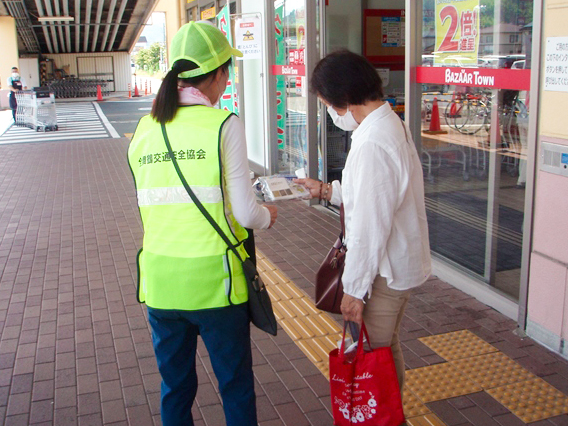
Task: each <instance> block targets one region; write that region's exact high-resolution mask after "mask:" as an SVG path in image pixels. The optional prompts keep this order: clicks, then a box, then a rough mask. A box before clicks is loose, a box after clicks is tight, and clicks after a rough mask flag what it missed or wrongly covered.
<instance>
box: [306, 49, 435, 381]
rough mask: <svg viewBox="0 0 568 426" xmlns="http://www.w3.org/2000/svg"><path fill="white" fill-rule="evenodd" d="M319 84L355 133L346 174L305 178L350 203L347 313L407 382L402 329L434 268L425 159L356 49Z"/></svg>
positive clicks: (338, 119) (333, 111)
mask: <svg viewBox="0 0 568 426" xmlns="http://www.w3.org/2000/svg"><path fill="white" fill-rule="evenodd" d="M312 90H313V91H314V92H315V93H316V94H317V95H318V97H319V98H320V100H321V101H322V102H323V103H324V104H325V105H327V107H328V112H329V115H330V116H331V118H332V119H333V122H334V123H335V125H336V126H338V127H340V128H342V129H344V130H349V131H353V134H352V144H351V150H350V152H349V155H348V156H347V161H346V163H345V169H344V170H343V179H342V182H341V183H340V182H339V181H333V182H332V183H331V184H327V183H322V182H320V181H317V180H314V179H299V180H298V182H299V183H303V184H304V185H305V186H306V187H307V188H308V189H309V190H310V193H311V194H312V196H313V197H318V198H320V199H326V200H328V201H330V202H331V203H332V204H335V205H340V204H342V203H343V206H344V209H345V238H346V239H345V241H346V246H347V255H346V258H345V270H344V273H343V278H342V281H343V290H344V293H345V295H344V297H343V300H342V302H341V312H342V314H343V318H344V319H345V320H346V321H355V322H357V323H359V324H360V323H361V322H362V320H364V321H365V325H366V327H367V330H368V331H369V337H370V339H371V345H372V346H373V347H382V346H391V348H392V352H393V356H394V360H395V365H396V369H397V374H398V379H399V385H400V388H401V390H402V387H403V385H404V359H403V356H402V350H401V348H400V342H399V338H398V331H399V327H400V323H401V320H402V317H403V314H404V309H405V307H406V304H407V302H408V298H409V296H410V291H411V289H413V288H415V287H417V286H419V285H421V284H422V283H424V282H425V281H426V280H427V279H428V276H429V275H430V272H431V259H430V245H429V242H428V226H427V222H426V210H425V206H424V183H423V178H422V166H421V161H420V158H419V156H418V153H417V151H416V148H415V146H414V143H413V141H412V137H411V135H410V131H409V130H408V129H407V128H406V126H405V124H404V122H403V121H402V120H401V119H400V118H399V117H398V116H397V115H396V114H395V113H394V112H393V111H392V109H391V107H390V105H389V104H388V103H387V102H384V101H383V100H382V98H383V92H382V83H381V79H380V77H379V75H378V74H377V72H376V70H375V68H374V67H373V66H372V65H371V64H370V63H369V62H368V61H367V60H366V59H365V58H363V57H362V56H359V55H356V54H354V53H352V52H349V51H339V52H335V53H332V54H330V55H328V56H326V57H325V58H324V59H322V60H321V61H320V62H319V63H318V64H317V65H316V68H315V70H314V74H313V77H312Z"/></svg>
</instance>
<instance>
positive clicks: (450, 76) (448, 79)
mask: <svg viewBox="0 0 568 426" xmlns="http://www.w3.org/2000/svg"><path fill="white" fill-rule="evenodd" d="M416 82H417V83H424V84H428V83H430V84H448V85H456V86H469V87H487V88H491V89H506V90H530V86H531V70H516V69H513V70H512V69H492V68H460V67H416Z"/></svg>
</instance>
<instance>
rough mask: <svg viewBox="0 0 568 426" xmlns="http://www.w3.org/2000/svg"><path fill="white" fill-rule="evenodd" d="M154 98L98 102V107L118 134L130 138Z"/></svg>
mask: <svg viewBox="0 0 568 426" xmlns="http://www.w3.org/2000/svg"><path fill="white" fill-rule="evenodd" d="M154 97H155V96H153V95H152V96H144V97H142V98H138V99H136V98H133V99H120V100H109V101H104V102H100V103H99V106H100V107H101V109H102V110H103V113H104V114H105V115H106V117H107V119H108V121H109V122H110V124H112V126H113V127H114V128H115V129H116V131H117V132H118V134H119V135H120V136H127V137H130V136H131V133H134V131H135V130H136V126H137V124H138V121H139V120H140V119H141V118H142V117H143V116H145V115H146V114H149V113H150V110H151V109H152V102H153V100H154Z"/></svg>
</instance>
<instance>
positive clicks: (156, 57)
mask: <svg viewBox="0 0 568 426" xmlns="http://www.w3.org/2000/svg"><path fill="white" fill-rule="evenodd" d="M164 54H165V52H164V47H163V46H162V45H161V44H160V43H153V44H151V45H150V46H149V47H147V48H145V49H140V50H139V51H138V52H137V53H136V56H135V57H134V63H135V64H136V66H137V67H138V68H140V69H142V70H144V71H147V72H149V73H150V74H154V73H155V72H156V71H158V70H159V69H160V62H161V61H163V58H164Z"/></svg>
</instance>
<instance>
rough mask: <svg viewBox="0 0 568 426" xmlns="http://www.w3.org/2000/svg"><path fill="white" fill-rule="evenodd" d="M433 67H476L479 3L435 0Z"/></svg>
mask: <svg viewBox="0 0 568 426" xmlns="http://www.w3.org/2000/svg"><path fill="white" fill-rule="evenodd" d="M435 1H436V10H435V18H434V19H435V22H436V49H435V51H434V52H433V54H434V65H437V66H450V67H452V66H453V67H456V66H458V67H462V66H472V65H473V66H477V53H478V49H479V0H463V1H460V0H435Z"/></svg>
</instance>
